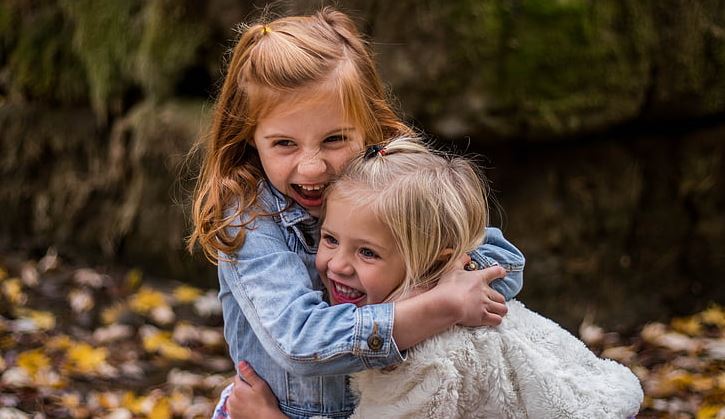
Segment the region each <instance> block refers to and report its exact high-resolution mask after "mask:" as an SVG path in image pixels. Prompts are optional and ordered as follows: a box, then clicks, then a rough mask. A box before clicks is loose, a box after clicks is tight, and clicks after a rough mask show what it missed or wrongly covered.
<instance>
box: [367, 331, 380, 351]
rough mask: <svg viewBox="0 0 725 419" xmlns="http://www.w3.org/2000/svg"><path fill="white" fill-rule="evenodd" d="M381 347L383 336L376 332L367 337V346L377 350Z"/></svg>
mask: <svg viewBox="0 0 725 419" xmlns="http://www.w3.org/2000/svg"><path fill="white" fill-rule="evenodd" d="M382 347H383V338H381V337H380V336H378V335H377V334H375V335H370V337H368V348H370V350H373V351H379V350H380V349H381V348H382Z"/></svg>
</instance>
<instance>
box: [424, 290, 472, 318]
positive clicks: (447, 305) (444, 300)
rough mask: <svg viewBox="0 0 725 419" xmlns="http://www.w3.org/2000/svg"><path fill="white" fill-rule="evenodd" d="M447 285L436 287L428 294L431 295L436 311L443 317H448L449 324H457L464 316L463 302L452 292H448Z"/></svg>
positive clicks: (432, 304)
mask: <svg viewBox="0 0 725 419" xmlns="http://www.w3.org/2000/svg"><path fill="white" fill-rule="evenodd" d="M444 288H445V287H435V288H433V289H432V290H430V291H429V292H427V293H426V294H429V297H431V299H432V301H431V306H432V307H433V310H434V313H435V314H436V315H438V316H439V317H442V318H443V319H446V320H447V321H448V323H449V326H452V325H454V324H457V323H458V322H460V321H462V320H463V318H464V314H465V313H464V312H463V304H460V302H459V301H458V299H456V298H454V297H453V296H452V294H451V293H450V292H446V290H445V289H444Z"/></svg>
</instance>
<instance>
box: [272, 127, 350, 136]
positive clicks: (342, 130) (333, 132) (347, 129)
mask: <svg viewBox="0 0 725 419" xmlns="http://www.w3.org/2000/svg"><path fill="white" fill-rule="evenodd" d="M354 131H355V127H343V128H335V129H333V130H331V131H328V132H326V133H324V134H323V135H322V136H323V137H327V136H330V135H332V134H337V133H339V132H354ZM263 138H294V137H293V136H292V135H287V134H281V133H273V134H269V135H265V136H264V137H263Z"/></svg>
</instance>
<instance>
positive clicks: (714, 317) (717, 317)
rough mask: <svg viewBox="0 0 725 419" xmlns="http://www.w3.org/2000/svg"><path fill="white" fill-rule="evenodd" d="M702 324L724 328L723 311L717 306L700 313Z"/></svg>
mask: <svg viewBox="0 0 725 419" xmlns="http://www.w3.org/2000/svg"><path fill="white" fill-rule="evenodd" d="M700 316H702V322H703V323H708V324H712V325H715V326H719V327H722V328H725V310H723V308H722V307H720V306H719V305H717V304H713V305H712V306H710V307H708V309H707V310H705V311H703V312H702V313H700Z"/></svg>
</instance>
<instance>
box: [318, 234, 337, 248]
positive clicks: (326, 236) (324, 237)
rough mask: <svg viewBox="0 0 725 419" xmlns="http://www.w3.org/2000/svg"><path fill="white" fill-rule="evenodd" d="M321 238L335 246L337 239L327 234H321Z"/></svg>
mask: <svg viewBox="0 0 725 419" xmlns="http://www.w3.org/2000/svg"><path fill="white" fill-rule="evenodd" d="M322 240H323V241H324V242H325V243H327V244H328V245H330V246H337V244H338V243H337V239H336V238H335V237H333V236H331V235H329V234H323V235H322Z"/></svg>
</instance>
